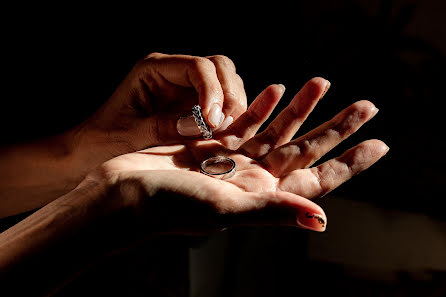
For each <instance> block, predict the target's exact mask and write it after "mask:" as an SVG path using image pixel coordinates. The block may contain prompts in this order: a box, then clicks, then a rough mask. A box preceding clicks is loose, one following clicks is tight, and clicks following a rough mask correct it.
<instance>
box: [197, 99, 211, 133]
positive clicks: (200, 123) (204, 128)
mask: <svg viewBox="0 0 446 297" xmlns="http://www.w3.org/2000/svg"><path fill="white" fill-rule="evenodd" d="M192 115H193V116H194V119H195V123H197V126H198V129H199V130H200V132H201V135H203V138H204V139H211V138H212V130H211V128H209V126H208V124H206V122H205V121H204V119H203V115H202V113H201V107H200V105H194V107H192Z"/></svg>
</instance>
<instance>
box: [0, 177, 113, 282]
mask: <svg viewBox="0 0 446 297" xmlns="http://www.w3.org/2000/svg"><path fill="white" fill-rule="evenodd" d="M110 197H113V196H106V192H105V190H104V187H103V186H101V185H99V184H91V185H89V186H85V187H82V188H80V189H76V190H73V191H72V192H70V193H68V194H66V195H64V196H62V197H60V198H58V199H56V200H54V201H53V202H51V203H49V204H48V205H46V206H45V207H43V208H41V209H40V210H38V211H36V212H35V213H33V214H32V215H30V216H29V217H27V218H26V219H24V220H23V221H21V222H19V223H18V224H16V225H15V226H13V227H11V228H9V229H8V230H6V231H4V232H3V233H1V234H0V274H1V273H2V272H3V273H4V272H7V271H8V270H9V268H11V267H14V266H16V265H20V264H21V263H23V262H26V261H27V260H28V259H30V258H32V257H33V256H35V255H38V254H39V253H41V252H42V251H45V249H47V248H48V247H51V246H53V245H55V244H57V243H60V242H63V241H64V240H65V239H67V238H69V237H70V236H72V235H73V234H76V233H77V232H79V231H81V230H83V229H85V228H86V226H87V225H92V224H94V223H95V222H97V221H100V220H101V219H103V218H104V217H106V216H107V215H109V214H111V213H113V211H114V209H116V208H117V207H118V205H117V202H116V201H114V200H113V199H110V202H107V203H104V199H108V198H110Z"/></svg>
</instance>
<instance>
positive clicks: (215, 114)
mask: <svg viewBox="0 0 446 297" xmlns="http://www.w3.org/2000/svg"><path fill="white" fill-rule="evenodd" d="M224 119H225V115H224V114H223V112H222V111H221V107H220V105H218V104H214V105H213V106H212V108H211V110H210V112H209V124H211V126H212V128H217V127H218V126H219V125H220V124H221V123H222V122H223V121H224Z"/></svg>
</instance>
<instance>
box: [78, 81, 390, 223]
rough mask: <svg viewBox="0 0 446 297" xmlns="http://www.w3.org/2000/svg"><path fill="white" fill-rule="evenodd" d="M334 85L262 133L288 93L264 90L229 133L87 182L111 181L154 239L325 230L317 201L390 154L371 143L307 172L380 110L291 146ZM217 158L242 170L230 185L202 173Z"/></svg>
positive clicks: (152, 154)
mask: <svg viewBox="0 0 446 297" xmlns="http://www.w3.org/2000/svg"><path fill="white" fill-rule="evenodd" d="M328 86H329V82H328V81H326V80H324V79H322V78H315V79H312V80H311V81H309V82H308V83H307V84H306V85H305V86H304V87H303V88H302V90H301V91H300V92H299V93H298V94H297V95H296V96H295V97H294V99H293V100H292V101H291V103H290V104H289V106H288V107H286V108H285V109H284V110H283V111H282V112H281V113H280V114H279V115H278V116H277V118H275V119H274V120H273V121H272V122H271V124H270V125H269V126H268V127H267V128H266V129H265V130H264V131H263V132H262V133H259V134H256V133H257V131H258V129H259V128H260V126H261V125H262V123H264V122H265V121H266V120H267V119H268V117H269V115H270V114H271V112H272V111H273V108H274V107H275V105H276V104H277V103H278V101H279V99H280V98H281V97H282V94H283V91H284V90H283V88H282V87H281V86H279V85H271V86H269V87H268V88H267V89H265V90H264V91H263V92H262V93H261V94H260V95H259V96H258V97H257V98H256V99H255V101H254V102H253V103H252V104H251V106H250V107H249V109H248V110H247V111H246V112H245V113H243V114H242V115H241V116H240V117H239V118H238V119H237V120H236V121H234V123H233V124H232V125H230V126H229V127H228V129H226V130H225V131H221V132H219V133H216V134H215V136H214V139H212V140H202V139H198V140H190V141H187V142H186V143H185V144H181V145H174V146H159V147H154V148H149V149H146V150H143V151H140V152H136V153H132V154H127V155H123V156H120V157H118V158H115V159H113V160H110V161H109V162H106V163H104V164H103V166H102V167H101V168H100V170H99V171H96V172H95V173H93V174H91V175H90V176H89V177H87V180H88V179H96V180H103V179H104V177H105V179H106V180H107V181H108V182H109V183H111V184H113V185H118V186H117V187H114V188H115V189H117V192H116V191H115V193H118V194H117V195H119V196H121V197H122V203H124V204H126V205H131V206H133V207H136V208H138V209H140V208H141V207H142V205H146V206H145V211H146V213H145V215H146V217H148V218H149V219H150V220H151V223H152V226H153V225H156V226H157V229H158V231H159V230H162V231H173V232H184V231H187V232H191V231H192V232H197V231H203V229H204V230H209V229H215V228H221V227H227V226H231V225H238V224H258V223H261V224H264V223H266V224H286V225H294V226H299V227H302V228H307V229H312V230H317V231H323V230H325V227H326V223H327V218H326V216H325V213H324V211H323V210H322V209H321V208H320V207H319V206H318V205H316V204H315V203H314V202H312V201H311V200H312V199H315V198H318V197H321V196H323V195H325V194H326V193H328V192H330V191H332V190H333V189H335V188H336V187H337V186H339V185H340V184H342V183H343V182H345V181H347V180H348V179H349V178H351V177H352V176H354V175H356V174H358V173H359V172H361V171H363V170H365V169H367V168H368V167H369V166H371V165H372V164H373V163H375V162H376V161H377V160H378V159H379V158H381V157H382V156H383V155H385V153H386V152H387V150H388V147H387V146H386V145H385V144H384V143H383V142H381V141H379V140H368V141H365V142H362V143H361V144H359V145H357V146H355V147H353V148H351V149H350V150H348V151H347V152H345V153H344V154H342V155H341V156H340V157H337V158H334V159H331V160H328V161H326V162H324V163H322V164H320V165H318V166H315V167H311V166H312V165H313V164H314V163H315V162H316V161H317V160H318V159H319V158H321V157H322V156H324V155H325V154H326V153H327V152H328V151H329V150H331V149H332V148H333V147H335V146H336V145H337V144H339V143H340V142H341V141H342V140H344V139H345V138H347V137H348V136H349V135H351V134H352V133H354V132H355V131H356V130H357V129H359V127H360V126H361V125H362V124H364V123H365V122H367V121H368V120H369V119H371V118H372V117H373V116H374V115H375V114H376V112H377V109H376V108H375V106H374V105H373V104H372V103H371V102H369V101H359V102H356V103H354V104H353V105H351V106H349V107H348V108H346V109H345V110H343V111H341V112H340V113H339V114H338V115H336V116H335V117H334V118H333V119H331V120H330V121H328V122H326V123H324V124H322V125H321V126H319V127H317V128H315V129H314V130H312V131H310V132H309V133H307V134H305V135H302V136H300V137H298V138H297V139H295V140H291V139H292V137H293V136H294V134H295V133H296V132H297V130H298V129H299V127H300V126H301V125H302V123H303V121H304V120H305V119H306V118H307V116H308V115H309V114H310V112H311V111H312V110H313V108H314V107H315V105H316V104H317V102H318V101H319V99H320V98H321V97H322V96H323V95H324V93H325V91H326V90H327V88H328ZM215 155H224V156H228V157H230V158H232V159H233V160H234V161H235V162H236V173H235V175H234V176H233V177H231V178H229V179H226V180H219V179H214V178H212V177H209V176H206V175H203V174H201V173H199V165H200V163H201V162H202V161H203V160H205V159H207V158H209V157H211V156H215Z"/></svg>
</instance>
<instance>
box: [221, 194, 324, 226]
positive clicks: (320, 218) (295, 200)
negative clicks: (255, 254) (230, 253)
mask: <svg viewBox="0 0 446 297" xmlns="http://www.w3.org/2000/svg"><path fill="white" fill-rule="evenodd" d="M232 199H233V198H232ZM240 206H241V207H240ZM220 225H221V226H222V227H235V226H253V225H272V226H295V227H300V228H303V229H309V230H313V231H319V232H323V231H325V229H326V225H327V217H326V215H325V213H324V211H323V209H322V208H321V207H320V206H318V205H317V204H315V203H314V202H312V201H310V200H308V199H306V198H303V197H301V196H298V195H295V194H292V193H287V192H264V193H252V192H250V193H243V194H240V195H237V206H236V207H235V208H233V209H232V210H231V211H229V212H224V213H223V216H221V221H220Z"/></svg>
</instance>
